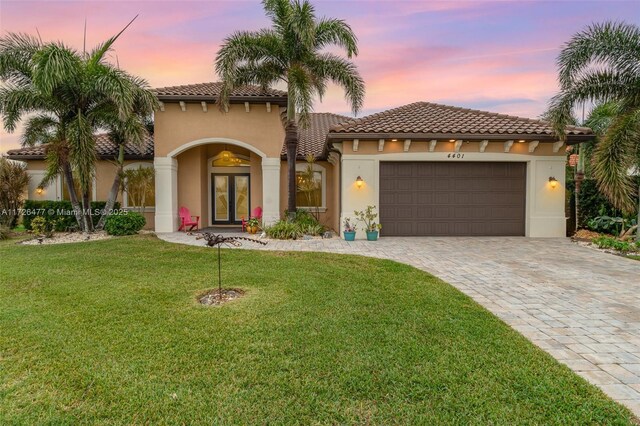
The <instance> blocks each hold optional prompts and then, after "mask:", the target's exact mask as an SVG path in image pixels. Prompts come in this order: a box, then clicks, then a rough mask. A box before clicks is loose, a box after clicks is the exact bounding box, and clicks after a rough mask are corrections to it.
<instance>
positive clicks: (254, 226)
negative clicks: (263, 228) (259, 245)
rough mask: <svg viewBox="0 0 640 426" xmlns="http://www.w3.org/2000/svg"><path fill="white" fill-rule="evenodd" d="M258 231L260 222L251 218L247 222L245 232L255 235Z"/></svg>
mask: <svg viewBox="0 0 640 426" xmlns="http://www.w3.org/2000/svg"><path fill="white" fill-rule="evenodd" d="M259 230H260V222H259V221H258V218H256V217H252V218H251V219H249V220H248V221H247V232H248V233H250V234H255V233H256V232H258V231H259Z"/></svg>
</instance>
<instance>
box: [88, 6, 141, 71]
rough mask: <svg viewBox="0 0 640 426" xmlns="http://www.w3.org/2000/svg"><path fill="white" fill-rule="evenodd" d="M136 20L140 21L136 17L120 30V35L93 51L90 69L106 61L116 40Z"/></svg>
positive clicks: (89, 60)
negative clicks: (105, 57)
mask: <svg viewBox="0 0 640 426" xmlns="http://www.w3.org/2000/svg"><path fill="white" fill-rule="evenodd" d="M136 19H138V15H136V16H134V17H133V19H132V20H131V21H129V23H128V24H127V25H125V26H124V28H123V29H122V30H120V32H119V33H118V34H116V35H114V36H112V37H110V38H109V39H108V40H107V41H105V42H104V43H101V44H100V45H98V47H96V48H95V49H93V50H92V51H91V53H90V54H89V58H88V61H87V65H88V67H89V68H91V67H93V66H95V65H97V64H99V63H101V62H102V60H103V59H104V55H105V54H106V53H107V52H108V51H109V50H111V48H112V47H113V44H114V43H115V42H116V40H118V38H119V37H120V36H121V35H122V33H124V32H125V31H126V30H127V28H129V26H131V24H133V21H135V20H136Z"/></svg>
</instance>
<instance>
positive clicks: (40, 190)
mask: <svg viewBox="0 0 640 426" xmlns="http://www.w3.org/2000/svg"><path fill="white" fill-rule="evenodd" d="M43 192H44V188H42V187H41V186H39V187H37V188H36V194H38V195H42V193H43Z"/></svg>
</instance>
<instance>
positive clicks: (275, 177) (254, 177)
mask: <svg viewBox="0 0 640 426" xmlns="http://www.w3.org/2000/svg"><path fill="white" fill-rule="evenodd" d="M196 142H198V141H196ZM154 166H155V170H156V227H155V230H156V232H174V231H176V230H177V229H178V226H179V219H178V210H179V208H180V207H183V206H184V207H187V208H188V209H189V210H190V212H191V214H192V215H194V216H200V223H201V226H202V227H218V226H239V225H240V224H241V223H242V219H243V218H244V219H248V218H249V216H250V212H251V211H252V209H254V208H256V207H258V206H259V207H262V210H263V222H264V223H265V224H270V223H273V222H275V221H277V220H279V219H280V158H269V157H266V156H265V155H264V154H263V153H262V152H261V151H259V150H257V149H255V148H252V147H251V146H250V145H248V144H246V143H242V142H240V141H233V140H229V139H207V140H205V142H202V143H197V144H194V143H191V144H186V145H185V146H184V147H182V149H177V150H175V152H172V153H170V154H169V155H168V156H166V157H156V158H155V159H154Z"/></svg>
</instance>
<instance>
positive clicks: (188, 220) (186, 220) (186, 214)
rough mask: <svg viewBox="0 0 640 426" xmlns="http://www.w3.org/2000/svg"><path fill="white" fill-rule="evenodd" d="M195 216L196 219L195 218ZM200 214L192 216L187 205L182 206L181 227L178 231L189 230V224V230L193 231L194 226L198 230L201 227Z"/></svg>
mask: <svg viewBox="0 0 640 426" xmlns="http://www.w3.org/2000/svg"><path fill="white" fill-rule="evenodd" d="M194 218H195V220H193V219H194ZM199 225H200V216H191V212H190V211H189V209H188V208H186V207H180V228H178V231H182V230H183V229H184V232H187V226H190V228H189V231H193V228H196V231H197V230H198V229H199V228H200V226H199Z"/></svg>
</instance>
